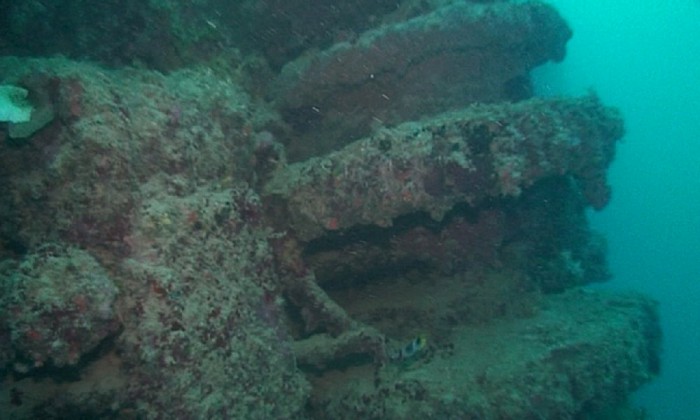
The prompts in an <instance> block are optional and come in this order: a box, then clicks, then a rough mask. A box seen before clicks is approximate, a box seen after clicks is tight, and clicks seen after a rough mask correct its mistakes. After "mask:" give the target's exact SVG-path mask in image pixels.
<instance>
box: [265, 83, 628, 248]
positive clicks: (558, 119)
mask: <svg viewBox="0 0 700 420" xmlns="http://www.w3.org/2000/svg"><path fill="white" fill-rule="evenodd" d="M622 134H623V127H622V120H621V118H620V116H619V114H618V113H617V112H616V111H615V110H614V109H612V108H608V107H604V106H603V105H601V104H600V102H599V101H598V100H597V99H596V98H595V97H592V96H591V97H584V98H579V99H550V100H541V99H534V100H530V101H523V102H518V103H514V104H499V105H475V106H472V107H469V108H466V109H464V110H462V111H456V112H452V113H447V114H442V115H440V116H437V117H434V118H431V119H428V120H425V121H422V122H420V123H406V124H402V125H399V126H397V127H394V128H389V129H386V130H382V131H380V132H379V133H377V134H374V135H372V136H370V137H367V138H364V139H361V140H357V141H355V142H353V143H351V144H350V145H348V146H346V147H345V148H343V149H342V150H339V151H337V152H333V153H330V154H328V155H326V156H323V157H316V158H311V159H308V160H306V161H304V162H301V163H296V164H292V165H289V166H288V167H286V168H284V169H282V170H280V171H279V172H278V173H277V174H275V176H274V177H273V179H272V180H271V181H270V182H269V183H268V184H267V185H266V186H265V195H266V196H267V197H268V199H269V200H270V202H271V203H274V205H271V206H270V207H271V208H275V210H276V211H280V213H283V214H284V217H285V222H286V223H287V225H288V226H289V227H290V228H292V229H293V230H294V231H295V233H296V235H297V236H298V237H299V238H301V239H303V240H310V239H313V238H316V237H319V236H321V235H323V234H324V233H326V232H328V231H337V230H343V229H347V228H349V227H353V226H358V225H376V226H384V227H386V226H390V225H391V223H392V219H394V218H396V217H398V216H401V215H404V214H408V213H413V212H426V213H428V214H430V215H431V216H432V218H433V219H435V220H440V219H442V217H443V215H444V214H445V213H446V212H447V211H449V210H450V209H451V208H452V207H453V206H454V205H455V204H457V203H459V202H466V203H468V204H470V205H477V204H479V203H481V202H483V201H484V200H485V199H487V198H489V197H495V198H498V197H518V196H519V195H520V194H521V192H522V190H523V189H525V188H528V187H529V186H532V185H533V184H535V183H536V182H537V181H539V180H542V179H545V178H547V177H553V176H570V177H572V178H573V179H574V180H575V181H576V182H577V183H578V184H579V186H580V188H581V191H582V193H583V194H584V196H585V197H586V200H587V202H588V204H589V205H591V206H593V207H594V208H602V207H603V206H604V205H605V204H606V203H607V200H608V199H609V188H608V186H607V183H606V179H605V171H606V169H607V166H608V165H609V164H610V162H611V161H612V159H613V156H614V147H615V142H616V141H617V140H619V139H620V138H621V136H622Z"/></svg>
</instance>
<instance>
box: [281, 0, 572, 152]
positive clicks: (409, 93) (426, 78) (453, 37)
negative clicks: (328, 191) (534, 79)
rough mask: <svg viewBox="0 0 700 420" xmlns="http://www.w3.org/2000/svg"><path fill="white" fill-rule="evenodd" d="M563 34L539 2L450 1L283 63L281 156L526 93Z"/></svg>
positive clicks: (566, 34) (561, 47) (561, 48)
mask: <svg viewBox="0 0 700 420" xmlns="http://www.w3.org/2000/svg"><path fill="white" fill-rule="evenodd" d="M570 37H571V30H570V29H569V27H568V26H567V24H566V22H564V20H563V19H562V18H561V17H560V16H559V14H558V13H557V12H556V11H555V10H554V9H553V8H552V7H550V6H548V5H545V4H543V3H538V2H526V3H511V2H490V3H474V2H453V3H451V4H448V5H446V6H444V7H441V8H438V9H436V10H434V11H432V12H431V13H427V14H424V15H419V16H417V17H415V18H413V19H409V20H407V21H404V22H400V23H395V24H388V25H384V26H381V27H380V28H376V29H372V30H369V31H367V32H365V33H363V34H361V35H360V36H359V37H358V38H357V39H356V40H354V41H352V42H339V43H337V44H335V45H333V46H332V47H330V48H328V49H326V50H324V51H321V52H320V53H318V54H308V55H305V56H302V57H300V58H299V59H297V60H295V61H292V62H290V63H288V64H286V65H285V67H284V68H283V69H282V72H281V73H280V75H279V76H278V78H277V80H276V81H275V83H274V84H273V86H272V88H271V90H270V94H269V96H270V98H273V99H274V103H275V104H276V107H277V108H278V109H279V110H280V112H281V114H282V115H283V116H284V118H285V121H286V122H287V123H288V124H290V126H292V127H293V129H294V131H293V138H292V139H291V141H290V143H289V144H288V147H289V153H290V157H291V158H292V159H293V160H301V159H303V158H307V157H309V156H313V155H318V154H322V153H325V152H328V151H330V150H335V149H338V148H340V147H342V146H343V145H345V144H347V143H348V142H350V141H352V140H354V139H357V138H360V137H363V136H366V135H367V134H369V132H370V130H371V129H372V128H374V127H377V126H382V125H395V124H397V123H400V122H403V121H409V120H413V119H417V118H422V117H425V116H426V115H433V114H436V113H439V112H443V111H446V110H450V109H456V108H461V107H464V106H466V105H467V104H470V103H475V102H486V103H488V102H498V101H505V100H520V99H525V98H527V97H529V96H530V95H531V92H530V86H529V76H528V72H529V71H530V70H532V69H533V68H534V67H536V66H538V65H540V64H543V63H544V62H546V61H549V60H552V61H560V60H562V59H563V58H564V55H565V45H566V42H567V41H568V39H569V38H570Z"/></svg>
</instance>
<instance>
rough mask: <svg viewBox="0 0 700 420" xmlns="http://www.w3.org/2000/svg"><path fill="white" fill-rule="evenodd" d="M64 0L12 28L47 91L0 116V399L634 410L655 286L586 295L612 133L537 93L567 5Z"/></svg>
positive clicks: (59, 403)
mask: <svg viewBox="0 0 700 420" xmlns="http://www.w3.org/2000/svg"><path fill="white" fill-rule="evenodd" d="M0 3H2V2H0ZM62 3H63V2H57V3H56V4H57V5H55V6H51V7H44V8H43V9H42V11H41V12H40V11H39V10H37V9H36V8H32V7H29V3H22V4H15V3H13V4H12V7H8V8H6V9H7V12H6V15H7V16H6V17H4V18H3V19H4V20H7V19H15V20H13V24H12V25H6V26H3V27H2V28H0V41H2V42H0V50H2V51H3V52H5V53H6V56H4V57H0V84H3V85H5V84H7V85H13V86H18V87H21V88H22V89H26V90H27V92H28V96H27V98H28V100H29V101H30V102H31V103H32V104H33V106H35V107H37V109H42V110H43V111H42V114H41V115H40V117H41V118H42V119H41V121H38V120H37V121H35V122H33V123H32V127H33V128H32V130H31V131H27V135H26V136H23V137H22V138H18V137H16V136H13V135H12V132H11V130H12V127H9V126H7V125H4V126H0V197H2V200H1V201H0V259H1V262H0V374H1V375H2V377H1V378H0V381H2V382H1V384H0V412H2V413H3V414H7V415H8V416H9V417H12V418H116V419H172V418H182V419H190V418H191V419H200V418H211V419H230V418H236V419H278V418H279V419H294V418H298V419H327V418H347V419H355V418H357V419H370V418H376V419H408V418H446V419H472V418H473V419H498V418H602V417H604V416H608V418H621V417H622V418H634V417H633V416H638V415H641V413H639V412H638V411H636V410H634V409H633V408H630V407H628V406H627V396H628V395H629V394H630V393H631V392H633V391H634V390H636V389H637V388H639V387H640V386H641V385H642V384H644V383H645V382H647V381H649V380H651V379H652V378H653V377H654V375H656V374H657V373H658V371H659V345H660V331H659V327H658V319H657V313H656V304H655V302H653V301H652V300H650V299H649V298H647V297H644V296H641V295H637V294H624V295H623V294H619V295H616V294H608V293H603V292H594V291H591V290H589V289H587V288H586V285H588V284H590V283H594V282H602V281H606V280H609V279H610V277H611V276H610V273H609V271H608V268H607V263H606V247H605V240H604V238H603V237H601V236H600V235H599V234H598V233H596V232H595V231H593V230H592V229H591V228H590V227H589V226H588V222H587V211H589V209H590V208H593V209H596V210H601V209H603V208H604V207H605V206H606V204H607V203H608V200H609V198H610V186H609V185H608V183H607V170H608V167H609V165H610V164H611V162H612V161H613V159H614V154H615V146H616V144H617V142H618V141H619V140H620V139H621V138H622V136H623V135H624V124H623V121H622V118H621V116H620V114H619V112H617V110H616V109H614V108H612V107H610V106H607V105H605V104H603V103H602V102H601V101H600V100H599V99H598V98H597V97H596V96H595V95H594V94H590V95H588V96H585V97H580V98H556V99H540V98H533V97H532V94H531V92H530V89H529V76H528V73H529V71H530V70H531V69H532V68H533V67H535V66H537V65H539V64H541V63H543V62H545V61H547V60H561V59H563V57H564V53H565V45H566V42H567V40H568V39H569V37H570V36H571V31H570V29H569V28H568V26H567V24H566V22H565V21H564V20H563V19H562V18H561V17H560V16H559V15H558V13H557V12H556V10H555V9H553V8H551V7H550V6H547V5H545V4H543V3H540V2H525V3H522V2H509V1H497V2H470V1H436V2H413V1H404V2H398V3H395V2H364V1H358V2H355V3H356V4H355V3H353V4H354V6H353V7H349V6H347V5H346V4H344V3H343V4H342V5H341V4H340V3H339V4H338V5H337V7H325V6H323V7H318V8H309V7H308V5H305V4H304V3H303V2H295V1H290V2H277V1H272V0H268V1H261V2H255V1H243V2H238V3H236V5H230V4H228V2H221V1H217V0H205V1H201V2H196V3H192V4H190V5H182V4H180V3H177V2H167V1H159V2H156V1H150V2H145V3H143V4H141V3H139V4H136V3H131V2H127V3H126V4H124V5H123V8H121V9H118V10H115V7H116V6H115V5H114V4H112V3H111V2H106V3H104V4H102V3H101V4H100V5H99V6H94V5H92V6H90V7H91V8H90V9H89V10H90V12H89V13H88V9H87V7H88V6H87V5H83V4H82V2H73V3H71V5H65V7H66V8H65V9H61V8H60V4H62ZM389 3H391V4H389ZM83 8H85V9H83ZM356 8H361V9H362V10H364V11H366V12H367V13H369V14H371V17H367V16H364V15H363V14H362V13H359V12H358V10H356ZM59 13H64V14H65V13H68V14H72V15H73V16H74V19H70V20H68V21H65V20H64V19H61V18H60V16H59V15H58V14H59ZM39 15H41V16H43V17H42V22H44V23H45V24H44V25H43V26H41V27H37V26H36V19H38V18H39ZM4 20H3V22H4ZM312 22H315V23H314V24H312ZM147 23H148V24H147ZM319 25H320V26H319ZM326 25H333V26H334V29H333V30H331V31H329V30H326V29H322V28H327V26H326ZM129 28H130V29H129ZM154 28H157V31H156V30H154ZM273 28H274V30H273ZM67 29H68V31H67ZM30 30H34V31H36V33H37V34H47V35H48V34H51V35H52V36H53V37H54V38H55V40H56V42H55V43H46V42H41V40H37V39H35V40H33V41H32V42H29V41H28V40H27V39H26V36H25V33H26V31H30ZM455 36H458V37H459V41H454V37H455ZM97 39H99V40H100V41H101V42H100V43H99V48H98V47H97V44H96V42H95V40H97ZM72 41H75V42H74V43H72V44H71V47H70V48H68V47H67V45H69V44H70V43H71V42H72ZM56 52H60V53H61V54H63V55H64V57H53V58H48V57H40V56H41V55H50V54H53V53H56ZM30 53H31V54H30ZM28 55H34V56H35V57H33V58H29V57H28ZM88 58H89V59H90V60H91V61H88V60H87V59H88ZM45 116H51V118H45ZM39 123H41V124H39ZM624 416H626V417H624Z"/></svg>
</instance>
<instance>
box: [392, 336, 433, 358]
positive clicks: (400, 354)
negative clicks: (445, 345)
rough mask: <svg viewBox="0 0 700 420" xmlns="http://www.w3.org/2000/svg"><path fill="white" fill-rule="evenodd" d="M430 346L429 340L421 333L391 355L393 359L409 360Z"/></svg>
mask: <svg viewBox="0 0 700 420" xmlns="http://www.w3.org/2000/svg"><path fill="white" fill-rule="evenodd" d="M427 346H428V340H427V339H426V338H425V337H424V336H422V335H419V336H418V337H416V338H414V339H413V340H411V342H410V343H408V344H406V345H405V346H403V347H402V348H401V349H400V350H397V351H395V352H394V353H393V354H392V355H391V359H392V360H407V359H411V358H413V357H414V356H415V355H417V354H418V353H420V352H421V351H422V350H424V349H425V348H426V347H427Z"/></svg>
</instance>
